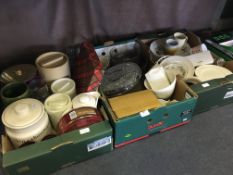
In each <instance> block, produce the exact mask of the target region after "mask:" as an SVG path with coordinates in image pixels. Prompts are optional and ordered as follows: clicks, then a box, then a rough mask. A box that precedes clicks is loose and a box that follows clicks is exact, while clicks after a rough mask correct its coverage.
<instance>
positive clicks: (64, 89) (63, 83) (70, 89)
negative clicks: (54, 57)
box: [51, 78, 76, 99]
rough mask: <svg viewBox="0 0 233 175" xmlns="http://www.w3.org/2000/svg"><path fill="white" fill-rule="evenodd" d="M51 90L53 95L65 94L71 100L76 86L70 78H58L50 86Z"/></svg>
mask: <svg viewBox="0 0 233 175" xmlns="http://www.w3.org/2000/svg"><path fill="white" fill-rule="evenodd" d="M51 90H52V92H53V93H63V94H67V95H69V96H70V98H71V99H72V98H74V97H75V95H76V85H75V82H74V80H72V79H71V78H60V79H57V80H55V81H54V82H53V83H52V84H51Z"/></svg>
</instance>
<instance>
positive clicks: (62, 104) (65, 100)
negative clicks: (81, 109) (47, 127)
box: [44, 93, 72, 130]
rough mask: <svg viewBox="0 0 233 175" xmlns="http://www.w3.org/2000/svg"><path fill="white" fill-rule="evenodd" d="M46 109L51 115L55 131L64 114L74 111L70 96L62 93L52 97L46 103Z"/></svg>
mask: <svg viewBox="0 0 233 175" xmlns="http://www.w3.org/2000/svg"><path fill="white" fill-rule="evenodd" d="M44 106H45V109H46V111H47V113H48V114H49V118H50V121H51V123H52V126H53V128H54V129H55V130H57V125H58V122H59V120H60V119H61V118H62V116H63V115H64V114H66V113H67V112H69V111H70V110H71V109H72V102H71V99H70V96H68V95H66V94H62V93H57V94H53V95H50V96H49V97H48V98H47V99H46V100H45V102H44Z"/></svg>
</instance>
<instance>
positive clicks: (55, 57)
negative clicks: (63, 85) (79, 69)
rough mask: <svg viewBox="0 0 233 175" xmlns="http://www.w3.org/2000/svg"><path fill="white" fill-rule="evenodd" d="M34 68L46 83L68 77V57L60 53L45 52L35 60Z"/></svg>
mask: <svg viewBox="0 0 233 175" xmlns="http://www.w3.org/2000/svg"><path fill="white" fill-rule="evenodd" d="M36 67H37V69H38V71H39V74H40V76H41V77H42V79H44V81H45V82H46V83H50V82H52V81H54V80H57V79H59V78H63V77H70V67H69V59H68V56H67V55H65V54H64V53H62V52H47V53H44V54H42V55H40V56H39V57H37V59H36Z"/></svg>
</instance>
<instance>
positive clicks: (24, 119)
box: [2, 98, 53, 148]
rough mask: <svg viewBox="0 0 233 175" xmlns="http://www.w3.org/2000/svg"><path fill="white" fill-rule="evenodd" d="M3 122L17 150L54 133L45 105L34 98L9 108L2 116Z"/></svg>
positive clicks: (19, 101)
mask: <svg viewBox="0 0 233 175" xmlns="http://www.w3.org/2000/svg"><path fill="white" fill-rule="evenodd" d="M2 122H3V124H4V125H5V131H6V134H7V135H8V136H9V138H10V140H11V141H12V144H13V145H14V146H15V147H16V148H17V147H20V146H22V145H24V144H26V143H31V142H39V141H41V140H42V139H43V138H45V137H46V136H48V135H51V134H52V133H53V131H52V127H51V125H50V122H49V118H48V114H47V113H46V111H45V110H44V106H43V104H42V103H41V102H40V101H38V100H36V99H32V98H26V99H21V100H18V101H16V102H14V103H12V104H10V105H9V106H7V108H5V110H4V111H3V114H2Z"/></svg>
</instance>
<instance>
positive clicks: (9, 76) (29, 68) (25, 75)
mask: <svg viewBox="0 0 233 175" xmlns="http://www.w3.org/2000/svg"><path fill="white" fill-rule="evenodd" d="M36 73H37V71H36V67H35V66H34V65H32V64H18V65H14V66H11V67H8V68H6V69H5V70H4V71H3V72H2V73H1V79H2V81H4V83H9V82H13V81H22V82H27V81H30V80H32V79H33V78H34V77H35V76H36Z"/></svg>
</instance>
